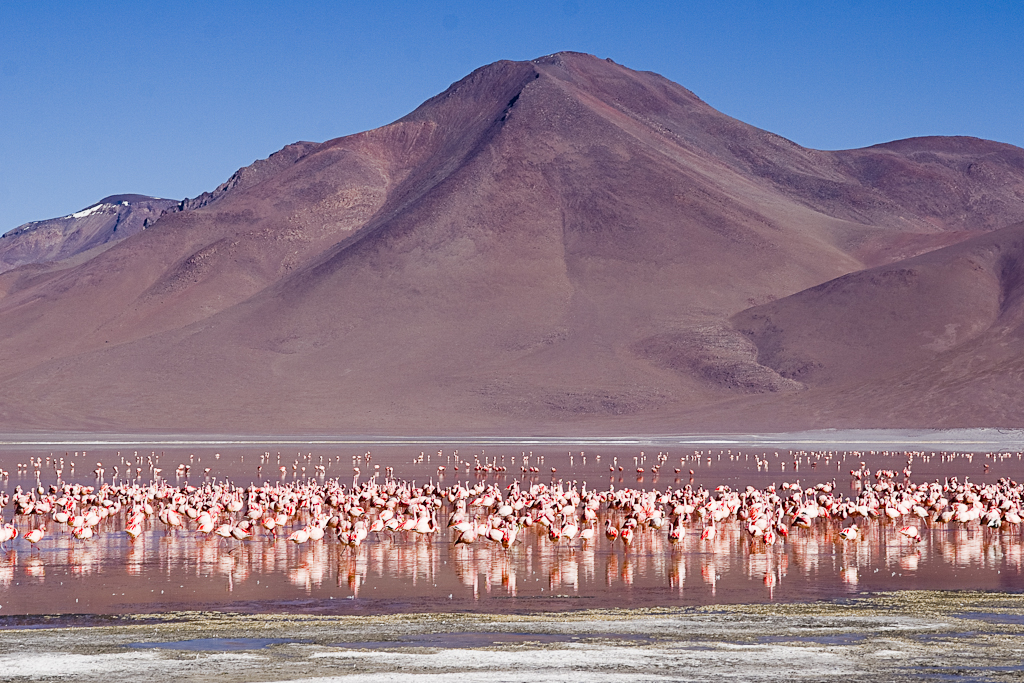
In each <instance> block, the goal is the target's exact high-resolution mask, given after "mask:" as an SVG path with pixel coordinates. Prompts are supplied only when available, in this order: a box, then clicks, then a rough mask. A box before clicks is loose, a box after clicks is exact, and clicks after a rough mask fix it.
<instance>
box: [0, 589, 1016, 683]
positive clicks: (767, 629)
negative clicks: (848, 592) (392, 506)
mask: <svg viewBox="0 0 1024 683" xmlns="http://www.w3.org/2000/svg"><path fill="white" fill-rule="evenodd" d="M113 621H115V622H117V623H113V624H111V623H107V624H104V625H90V626H82V625H72V626H59V627H53V628H40V627H38V626H35V627H32V626H29V627H24V628H5V629H4V630H3V638H0V671H4V673H3V674H0V678H2V679H4V680H28V679H37V678H40V677H47V676H71V675H74V676H75V677H76V680H101V679H102V680H105V681H122V680H124V681H129V680H130V681H149V680H161V679H165V678H166V677H167V676H168V675H172V676H174V677H175V678H178V679H183V680H203V679H207V680H208V679H209V678H213V677H217V678H222V679H223V680H224V681H239V682H241V681H271V680H273V681H279V680H320V681H331V680H346V681H395V680H414V679H415V680H422V678H423V677H427V679H428V680H430V679H431V678H437V679H438V680H484V681H491V680H570V681H575V680H580V681H583V680H605V679H608V680H611V679H616V680H617V679H621V678H622V677H624V676H631V677H635V678H637V679H638V680H707V679H710V678H713V677H717V676H722V675H730V676H733V677H736V678H738V679H741V680H777V679H778V678H779V677H780V676H790V677H797V678H808V677H811V678H813V679H814V680H838V679H843V680H870V679H877V678H878V677H880V676H881V677H884V678H885V679H886V680H934V679H935V678H945V677H948V676H950V675H956V676H967V677H971V676H973V677H980V678H982V679H988V677H990V676H997V677H998V676H1000V675H1003V676H1005V675H1010V676H1011V677H1012V675H1013V673H1015V672H1016V673H1017V675H1019V672H1020V671H1021V670H1024V667H1022V666H1021V662H1020V647H1021V644H1022V640H1021V636H1024V595H1022V594H1020V593H1005V592H979V591H969V592H968V591H901V592H887V593H877V594H872V595H868V596H858V597H855V598H852V599H843V600H828V601H815V602H800V603H770V604H745V605H706V606H701V607H688V608H647V609H640V610H621V609H610V610H609V609H602V610H580V611H571V612H557V613H552V612H540V613H533V614H525V615H500V614H486V613H485V614H466V613H445V612H437V613H419V614H405V615H402V614H392V615H381V616H372V615H368V616H346V617H324V616H315V615H301V616H296V615H282V614H270V615H267V614H249V615H242V614H228V613H210V612H174V613H167V614H145V615H143V614H139V615H133V616H131V617H118V618H115V619H114V620H113ZM340 676H343V677H344V678H343V679H340V678H338V677H340Z"/></svg>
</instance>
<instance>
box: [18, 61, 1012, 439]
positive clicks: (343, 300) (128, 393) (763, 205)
mask: <svg viewBox="0 0 1024 683" xmlns="http://www.w3.org/2000/svg"><path fill="white" fill-rule="evenodd" d="M282 152H283V153H280V152H279V153H277V156H275V155H272V157H271V159H268V160H266V161H265V162H263V163H260V162H258V165H256V164H254V165H253V166H250V167H247V168H248V169H249V170H246V169H240V171H239V172H238V173H236V174H235V175H234V176H232V178H235V180H231V179H229V181H227V182H226V183H224V184H222V185H221V186H220V187H219V188H218V189H217V190H214V191H213V192H211V193H208V194H207V195H203V196H201V197H200V198H196V199H195V200H187V201H186V202H180V203H178V204H177V205H176V206H175V207H172V209H171V210H169V211H167V212H165V213H164V215H163V216H162V217H161V218H160V220H159V221H158V222H157V223H156V224H155V225H154V226H153V227H152V229H149V230H146V231H145V232H143V233H141V234H138V235H136V236H134V237H132V238H131V239H130V240H124V241H122V242H119V243H118V244H117V245H115V246H113V247H111V248H109V249H107V250H105V251H103V252H102V253H100V254H97V255H95V256H94V257H92V258H90V259H88V260H87V261H85V262H83V263H77V264H74V265H70V266H67V267H65V266H61V267H59V268H57V267H54V268H49V269H47V268H36V269H31V268H30V269H19V270H15V271H11V272H8V273H4V274H0V321H2V322H3V325H2V326H0V368H2V370H0V387H2V388H3V390H4V392H5V395H7V396H13V395H17V396H19V401H18V402H17V403H16V404H15V403H14V402H12V401H11V400H10V399H4V400H0V419H2V421H3V422H4V423H5V424H8V425H11V426H12V427H19V428H79V427H81V428H87V429H101V430H109V429H122V428H125V427H131V428H137V429H144V430H156V431H159V430H171V431H184V432H211V431H212V432H222V431H242V432H245V431H259V432H265V431H266V430H267V429H270V430H272V431H277V432H280V433H290V432H294V431H313V432H325V433H326V432H334V433H338V432H349V433H369V432H379V433H437V432H438V431H442V432H445V433H487V431H488V430H513V431H516V432H523V431H526V432H528V433H534V431H535V430H540V431H547V432H558V431H562V432H567V433H568V432H585V431H586V430H598V431H608V430H610V431H612V432H617V433H622V432H627V431H630V430H637V431H646V432H652V431H653V432H662V433H670V432H678V431H680V430H681V427H682V426H692V427H693V428H699V427H700V426H701V425H707V426H710V427H713V428H715V429H726V428H729V429H730V430H731V431H736V430H740V431H743V429H744V427H745V426H746V425H748V424H759V425H765V424H769V426H772V419H773V417H772V416H778V420H777V421H776V423H775V424H774V426H775V427H778V428H779V429H793V428H810V427H820V426H830V425H829V424H828V423H827V421H826V422H821V421H822V420H827V419H833V418H834V419H836V420H840V421H841V420H855V419H857V410H858V408H857V406H855V405H847V404H842V407H841V408H839V407H835V408H829V405H833V406H836V405H839V404H837V403H835V400H834V399H832V398H829V385H827V383H826V384H820V385H819V384H815V382H813V381H810V380H809V379H808V378H804V379H801V378H800V376H790V375H791V374H792V373H790V371H789V369H788V366H787V365H786V364H785V363H782V362H778V360H777V359H776V358H775V357H773V356H772V354H771V349H770V347H771V344H772V343H775V342H773V339H774V338H771V339H770V338H769V336H767V335H766V334H765V333H764V332H763V330H762V331H758V330H756V329H754V328H752V327H750V325H749V324H748V322H749V321H747V319H746V318H744V317H743V315H744V311H750V310H754V311H756V310H757V309H758V307H763V306H769V307H770V306H772V305H773V302H780V301H783V302H785V304H779V305H780V306H783V305H784V306H785V307H786V310H789V309H790V308H791V307H792V308H793V310H797V309H798V308H799V306H798V305H797V304H799V303H800V301H803V299H795V300H789V299H787V298H788V297H799V294H800V293H801V292H805V291H808V290H811V289H812V288H814V287H818V286H822V284H823V283H827V282H831V281H834V280H835V279H836V278H842V277H844V276H848V275H849V274H851V273H856V272H860V271H864V270H865V268H868V267H871V266H876V265H885V264H892V263H896V262H899V261H901V260H903V259H904V258H914V257H916V256H918V255H919V254H920V253H922V252H924V253H928V252H932V251H934V250H935V248H936V247H943V246H947V245H950V244H956V243H959V242H963V241H964V240H969V239H975V238H976V236H977V235H986V234H991V233H993V232H994V231H998V230H1000V229H1002V228H1005V227H1006V226H1009V225H1012V224H1014V223H1017V222H1019V221H1024V150H1020V149H1018V148H1014V147H1011V146H1008V145H1001V144H1000V143H990V142H988V141H972V140H971V139H968V138H962V139H961V138H957V139H952V140H951V139H946V138H919V139H915V140H912V141H897V142H893V143H884V144H882V145H876V146H874V147H872V148H865V149H862V150H847V151H839V152H823V151H818V150H809V149H806V148H803V147H800V146H799V145H796V144H795V143H792V142H790V141H788V140H785V139H784V138H781V137H779V136H777V135H774V134H772V133H768V132H766V131H760V130H759V129H756V128H754V127H752V126H749V125H747V124H745V123H742V122H740V121H737V120H735V119H732V118H730V117H727V116H725V115H724V114H721V113H719V112H716V111H715V110H714V109H712V108H711V107H710V106H708V105H707V104H706V103H704V102H703V101H701V100H700V99H699V98H698V97H697V96H696V95H694V94H693V93H692V92H690V91H689V90H687V89H685V88H683V87H682V86H679V85H676V84H673V83H671V82H670V81H668V80H667V79H664V78H663V77H661V76H658V75H657V74H652V73H650V72H634V71H631V70H629V69H626V68H625V67H622V66H620V65H617V64H615V63H614V62H610V61H606V60H599V59H597V58H595V57H592V56H587V55H581V54H575V53H558V54H556V55H549V56H547V57H543V58H539V59H537V60H533V61H531V62H498V63H495V64H492V65H488V66H485V67H481V68H480V69H477V70H475V71H474V72H473V73H471V74H469V75H468V76H467V77H466V78H464V79H462V80H460V81H459V82H457V83H455V84H453V85H452V86H451V87H450V88H448V89H447V90H446V91H445V92H443V93H440V94H438V95H437V96H435V97H433V98H430V99H429V100H427V101H426V102H424V103H423V104H422V105H421V106H420V107H418V108H417V109H415V110H414V111H413V112H410V114H408V115H407V116H405V117H402V118H400V119H398V120H397V121H395V122H394V123H392V124H388V125H386V126H383V127H381V128H378V129H374V130H371V131H366V132H363V133H358V134H355V135H351V136H346V137H343V138H338V139H335V140H330V141H327V142H325V143H319V144H317V143H296V145H292V146H289V147H287V148H285V150H282ZM997 237H998V236H997ZM979 291H980V290H979ZM947 295H948V294H944V296H947ZM865 296H867V295H866V294H865ZM793 301H797V303H796V304H794V303H793ZM823 305H824V304H823ZM780 310H781V309H780ZM779 315H781V313H780V314H779ZM793 317H799V316H798V315H797V314H796V313H794V314H793ZM787 320H788V319H787ZM801 330H802V328H800V327H799V326H798V325H796V323H792V324H790V325H789V326H788V327H787V328H786V330H784V333H785V334H788V335H790V336H789V337H785V339H786V340H789V339H790V338H792V339H794V340H797V341H799V342H800V343H799V344H797V343H796V341H794V342H792V343H793V346H792V348H791V351H792V354H795V356H794V357H801V358H802V357H803V356H806V355H807V353H808V350H807V348H805V346H802V345H803V344H804V342H803V341H800V340H803V339H804V338H805V337H806V336H807V335H808V334H809V333H806V332H803V331H801ZM69 331H70V332H71V333H72V334H71V335H70V338H69V334H68V332H69ZM780 334H782V333H780ZM872 334H876V335H877V334H882V331H879V330H875V331H874V332H872ZM779 339H782V337H779ZM880 339H882V340H883V341H884V339H885V338H884V334H883V335H882V337H880ZM776 341H777V340H776ZM779 343H782V342H779ZM787 343H788V342H787ZM883 347H884V345H883ZM883 347H880V348H883ZM787 348H790V347H787ZM915 358H917V360H915V362H921V363H928V362H931V360H930V359H929V358H924V357H915ZM808 377H809V376H808ZM805 379H807V381H805ZM861 380H862V381H861V383H860V384H857V381H858V380H857V379H856V378H853V379H850V378H846V379H845V380H844V381H843V382H844V383H843V384H842V386H850V387H853V386H868V385H869V384H870V381H874V380H871V378H869V377H867V376H864V377H862V378H861ZM869 380H870V381H869ZM865 383H866V384H865ZM883 384H884V383H883ZM100 386H102V387H104V391H103V392H97V391H96V388H97V387H100ZM858 391H860V390H858ZM865 391H866V390H865ZM830 401H831V403H830ZM808 402H810V403H813V404H814V410H812V411H808V410H806V406H807V405H809V403H808ZM875 402H876V403H878V399H876V400H875ZM869 407H870V406H862V407H861V408H860V409H859V410H860V411H861V412H862V413H865V414H868V413H870V411H868V410H867V408H869ZM829 410H832V411H833V412H832V413H830V412H829ZM787 411H789V412H788V413H787ZM801 411H802V412H801ZM835 411H838V412H835ZM874 414H875V415H876V417H877V414H878V413H877V411H876V413H874ZM992 414H993V415H997V414H1005V412H1004V413H992ZM787 415H788V417H787ZM812 415H813V416H816V417H814V420H819V422H814V421H813V420H811V416H812ZM931 419H936V418H935V417H934V416H933V417H932V418H931ZM971 419H980V418H977V417H974V418H971ZM801 420H803V422H801ZM808 420H810V421H808ZM873 426H894V425H888V424H885V425H882V424H878V425H873ZM895 426H898V425H895ZM914 426H927V425H914ZM959 426H993V425H991V424H978V425H974V424H972V425H959ZM997 426H1002V425H997Z"/></svg>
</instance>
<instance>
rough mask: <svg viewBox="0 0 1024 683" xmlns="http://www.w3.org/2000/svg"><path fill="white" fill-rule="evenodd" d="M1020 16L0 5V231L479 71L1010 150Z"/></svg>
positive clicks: (811, 131)
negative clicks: (610, 64) (661, 88)
mask: <svg viewBox="0 0 1024 683" xmlns="http://www.w3.org/2000/svg"><path fill="white" fill-rule="evenodd" d="M1022 5H1024V3H1021V2H1020V1H1019V0H1017V1H1014V2H999V1H984V2H982V1H977V0H976V1H974V2H916V1H914V0H890V1H887V2H873V1H862V0H817V1H815V2H799V1H795V0H794V1H789V2H782V1H780V2H769V1H767V0H764V1H761V2H728V1H723V0H713V1H710V2H703V1H700V2H696V1H694V2H691V1H688V0H674V1H671V2H648V1H644V0H631V1H629V2H627V1H625V0H622V1H614V2H613V1H603V0H602V1H589V0H549V1H545V2H536V1H533V0H505V1H502V2H492V1H490V0H472V1H471V2H469V1H454V0H453V1H450V2H427V1H421V2H388V1H386V0H384V1H378V2H367V3H363V2H342V1H334V2H326V1H325V2H296V3H284V2H261V1H258V0H246V1H242V2H232V1H225V2H220V1H217V2H201V3H200V2H195V3H190V2H177V3H172V2H160V3H157V2H146V1H144V0H136V1H134V2H104V1H103V0H96V1H95V2H89V3H87V2H71V1H70V0H69V1H67V2H61V1H60V0H58V1H56V2H35V1H32V2H28V1H26V2H21V1H17V0H5V1H4V2H2V3H0V232H6V231H7V230H9V229H11V228H14V227H15V226H17V225H19V224H21V223H24V222H26V221H29V220H38V219H43V218H51V217H55V216H60V215H65V214H68V213H71V212H73V211H77V210H79V209H81V208H84V207H85V206H88V205H89V204H92V203H93V202H95V201H97V200H98V199H100V198H102V197H104V196H106V195H109V194H115V193H122V192H137V193H142V194H151V195H157V196H162V197H170V198H175V199H178V198H182V197H186V196H188V197H192V196H195V195H197V194H199V193H200V192H202V191H204V190H209V189H213V188H214V187H215V186H216V185H218V184H219V183H220V182H222V181H223V180H225V179H226V178H227V177H228V176H229V175H230V174H231V173H232V172H234V171H235V169H237V168H238V167H240V166H244V165H246V164H249V163H251V162H252V161H253V160H255V159H257V158H263V157H266V156H268V155H269V154H271V153H272V152H274V151H276V150H277V149H279V148H281V147H283V146H284V145H286V144H288V143H290V142H294V141H296V140H315V141H322V140H327V139H330V138H334V137H338V136H341V135H347V134H350V133H355V132H358V131H361V130H366V129H368V128H374V127H377V126H380V125H384V124H386V123H389V122H390V121H393V120H394V119H396V118H399V117H401V116H403V115H404V114H406V113H407V112H409V111H411V110H412V109H413V108H415V107H416V106H417V105H418V104H419V103H420V102H422V101H423V100H425V99H426V98H428V97H430V96H432V95H434V94H436V93H438V92H440V91H441V90H443V89H444V88H446V87H447V86H448V85H449V84H451V83H452V82H454V81H456V80H458V79H460V78H461V77H463V76H464V75H466V74H467V73H469V72H470V71H472V70H473V69H475V68H476V67H479V66H481V65H483V64H487V63H490V62H493V61H496V60H498V59H532V58H535V57H539V56H541V55H545V54H549V53H552V52H557V51H559V50H577V51H581V52H591V53H594V54H596V55H598V56H600V57H611V58H612V59H614V60H615V61H617V62H619V63H620V64H624V65H626V66H628V67H631V68H634V69H642V70H651V71H656V72H658V73H661V74H662V75H664V76H666V77H668V78H670V79H672V80H674V81H676V82H678V83H680V84H682V85H684V86H686V87H687V88H690V89H691V90H693V91H694V92H696V93H697V94H698V95H699V96H700V97H702V98H703V99H704V100H705V101H707V102H708V103H710V104H711V105H712V106H714V107H716V108H717V109H719V110H721V111H723V112H725V113H727V114H729V115H731V116H734V117H736V118H739V119H741V120H743V121H746V122H748V123H751V124H754V125H756V126H759V127H761V128H765V129H768V130H770V131H773V132H775V133H778V134H780V135H783V136H785V137H788V138H790V139H792V140H794V141H796V142H798V143H800V144H802V145H805V146H809V147H816V148H820V149H839V148H850V147H860V146H865V145H870V144H875V143H878V142H885V141H888V140H893V139H898V138H903V137H910V136H916V135H973V136H976V137H983V138H989V139H994V140H999V141H1002V142H1008V143H1012V144H1015V145H1018V146H1024V10H1022V9H1021V7H1022Z"/></svg>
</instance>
